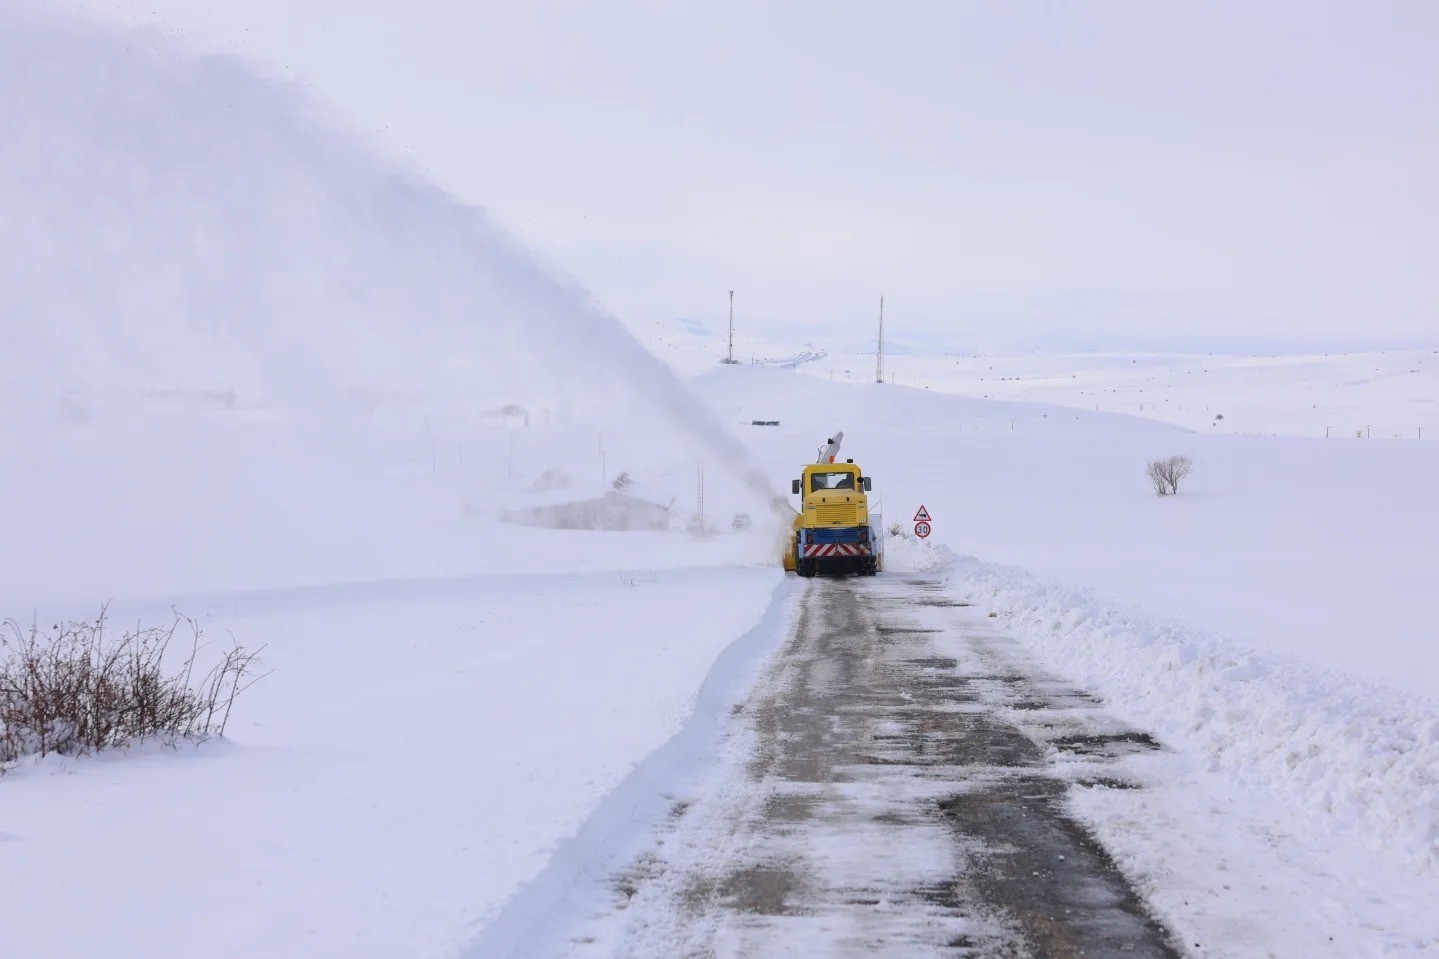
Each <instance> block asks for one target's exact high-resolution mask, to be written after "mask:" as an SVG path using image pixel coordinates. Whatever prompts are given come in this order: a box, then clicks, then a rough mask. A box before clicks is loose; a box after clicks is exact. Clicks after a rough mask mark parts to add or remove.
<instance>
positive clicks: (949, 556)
mask: <svg viewBox="0 0 1439 959" xmlns="http://www.w3.org/2000/svg"><path fill="white" fill-rule="evenodd" d="M957 558H958V557H957V556H956V554H955V552H954V550H952V549H950V548H949V547H948V546H945V545H944V544H943V543H936V542H934V541H933V540H929V539H919V538H918V537H915V536H908V535H899V536H896V535H895V534H894V533H888V534H886V536H885V539H884V568H885V570H886V571H888V572H891V573H942V572H945V571H946V570H948V569H950V568H951V567H953V566H954V564H955V561H956V559H957Z"/></svg>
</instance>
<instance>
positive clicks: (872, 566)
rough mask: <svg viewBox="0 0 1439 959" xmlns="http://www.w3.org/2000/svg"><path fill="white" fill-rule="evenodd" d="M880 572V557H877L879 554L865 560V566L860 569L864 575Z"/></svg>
mask: <svg viewBox="0 0 1439 959" xmlns="http://www.w3.org/2000/svg"><path fill="white" fill-rule="evenodd" d="M878 574H879V557H877V556H871V557H870V558H869V559H867V560H865V561H864V566H863V568H861V569H860V575H862V576H876V575H878Z"/></svg>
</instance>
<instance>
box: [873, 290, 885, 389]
mask: <svg viewBox="0 0 1439 959" xmlns="http://www.w3.org/2000/svg"><path fill="white" fill-rule="evenodd" d="M874 381H875V382H876V383H883V382H884V294H880V297H879V342H878V344H876V346H875V349H874Z"/></svg>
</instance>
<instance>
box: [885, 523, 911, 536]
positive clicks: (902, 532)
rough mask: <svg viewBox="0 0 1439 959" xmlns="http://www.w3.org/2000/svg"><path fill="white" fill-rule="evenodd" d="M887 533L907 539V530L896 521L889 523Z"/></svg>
mask: <svg viewBox="0 0 1439 959" xmlns="http://www.w3.org/2000/svg"><path fill="white" fill-rule="evenodd" d="M888 532H889V535H891V536H898V537H899V538H901V539H909V530H908V529H906V528H905V525H904V524H903V523H900V522H898V521H896V522H893V523H890V524H889V530H888Z"/></svg>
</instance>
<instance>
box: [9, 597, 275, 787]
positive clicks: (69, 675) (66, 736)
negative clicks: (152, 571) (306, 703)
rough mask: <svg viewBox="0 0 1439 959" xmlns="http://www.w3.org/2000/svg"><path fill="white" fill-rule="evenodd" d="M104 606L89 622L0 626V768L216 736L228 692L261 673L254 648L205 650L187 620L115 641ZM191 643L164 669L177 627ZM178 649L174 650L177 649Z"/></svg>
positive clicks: (231, 695) (224, 719) (234, 693)
mask: <svg viewBox="0 0 1439 959" xmlns="http://www.w3.org/2000/svg"><path fill="white" fill-rule="evenodd" d="M106 625H107V624H106V618H105V612H104V610H101V613H100V616H99V617H98V618H97V619H96V620H95V621H94V622H83V623H66V624H64V625H59V626H53V627H51V629H50V630H49V631H48V632H42V631H41V630H40V628H39V627H38V626H33V625H32V626H31V627H30V628H29V629H28V630H26V629H22V628H21V626H20V625H19V624H18V623H16V622H15V621H14V620H8V621H6V622H5V623H4V626H3V629H0V772H3V769H4V766H3V764H5V763H11V762H14V761H15V760H17V759H19V758H21V757H23V756H30V755H40V756H45V755H48V754H50V753H59V754H60V755H64V756H83V755H87V754H90V753H94V752H99V751H100V750H102V749H114V748H117V747H121V746H125V745H128V744H130V743H135V742H142V741H146V740H156V741H160V742H171V743H173V742H176V741H179V740H181V739H191V740H204V739H206V738H209V737H210V736H219V735H224V732H225V726H226V724H227V723H228V722H229V720H230V710H231V709H232V708H233V706H234V705H235V699H236V698H237V697H238V696H239V695H240V694H241V693H243V692H244V691H245V690H247V689H249V688H250V686H252V685H254V684H255V683H256V682H257V681H259V680H260V679H261V678H263V675H264V674H261V673H259V667H260V666H261V662H260V658H259V652H260V651H259V650H255V651H251V650H248V649H245V648H244V647H243V646H240V645H238V644H234V645H231V647H230V648H229V649H228V650H226V651H223V652H222V653H220V654H219V655H218V656H212V657H207V658H210V659H213V660H214V664H213V665H212V666H211V667H210V668H209V669H208V670H207V671H205V672H203V673H200V672H198V671H199V670H200V669H201V668H203V667H202V666H201V664H200V660H201V658H202V655H203V654H204V653H205V652H206V651H207V650H208V648H209V646H208V644H206V643H203V642H202V641H201V640H202V633H201V630H200V628H199V626H198V624H196V622H195V621H194V620H192V619H189V618H188V617H184V616H180V615H176V617H175V621H174V622H173V623H171V624H170V625H169V626H163V627H150V628H139V627H137V628H136V629H135V630H133V631H129V632H126V633H124V635H123V636H122V637H121V638H119V639H114V638H112V637H111V636H110V635H107V633H106ZM182 630H183V632H185V633H187V634H188V638H189V640H190V648H189V650H188V655H186V657H185V658H184V659H183V660H180V661H178V662H176V663H175V666H174V669H173V670H172V671H170V672H168V673H167V672H166V670H165V662H164V661H165V658H166V654H167V652H168V651H169V650H170V646H171V643H172V642H173V641H174V639H175V637H176V635H177V634H179V633H180V632H181V631H182ZM177 655H178V652H177Z"/></svg>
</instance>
